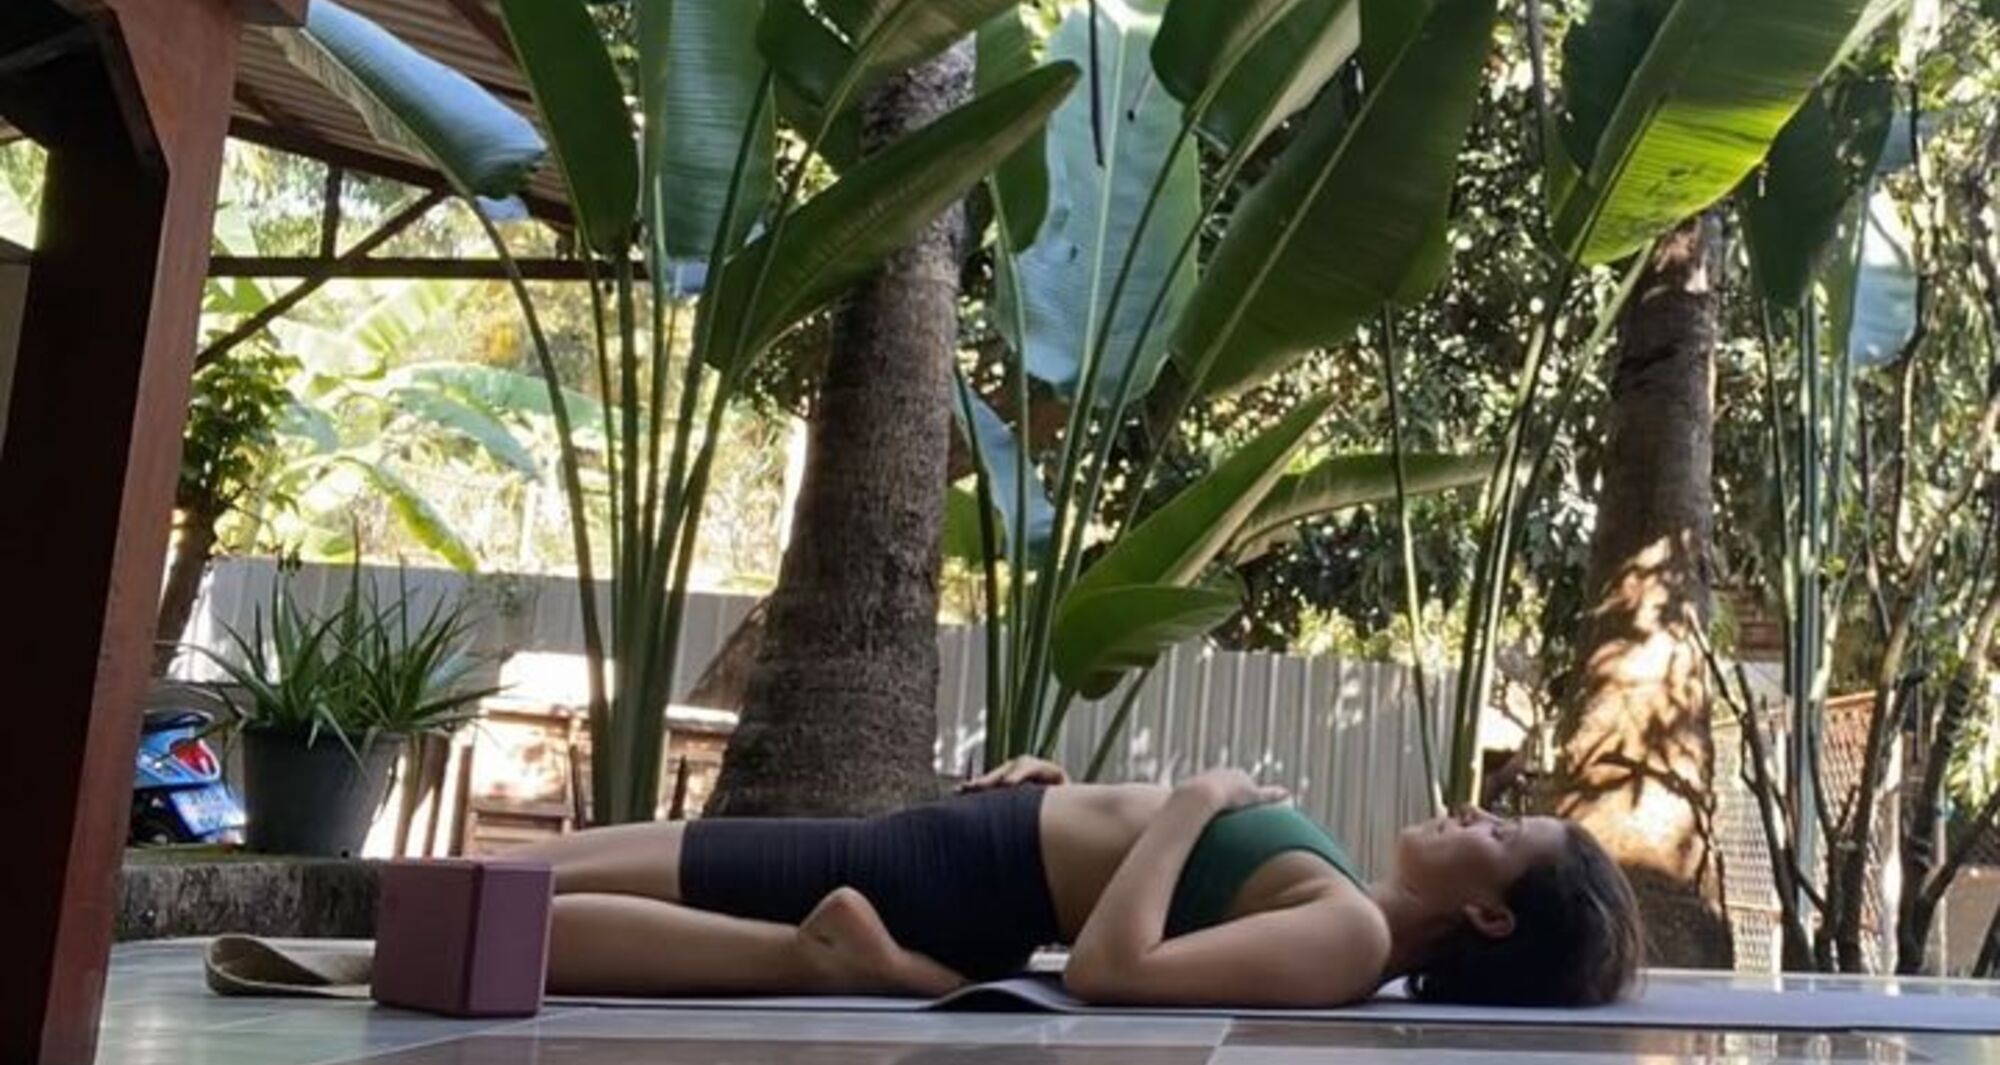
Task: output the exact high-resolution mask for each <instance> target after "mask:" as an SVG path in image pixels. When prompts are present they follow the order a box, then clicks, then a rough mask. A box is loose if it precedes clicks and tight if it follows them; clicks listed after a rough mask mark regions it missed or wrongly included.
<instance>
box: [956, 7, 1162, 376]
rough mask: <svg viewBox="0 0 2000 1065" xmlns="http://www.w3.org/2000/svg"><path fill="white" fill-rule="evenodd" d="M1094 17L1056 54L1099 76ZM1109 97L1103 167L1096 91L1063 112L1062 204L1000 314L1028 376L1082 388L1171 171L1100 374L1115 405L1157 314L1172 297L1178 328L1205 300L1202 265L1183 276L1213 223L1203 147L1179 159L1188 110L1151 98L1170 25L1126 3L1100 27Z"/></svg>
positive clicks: (1024, 261) (1075, 18) (1055, 193)
mask: <svg viewBox="0 0 2000 1065" xmlns="http://www.w3.org/2000/svg"><path fill="white" fill-rule="evenodd" d="M1090 17H1091V15H1090V12H1089V11H1088V10H1087V9H1083V8H1079V9H1077V10H1076V11H1074V12H1072V13H1071V14H1070V16H1069V17H1068V18H1066V19H1064V20H1063V24H1062V26H1061V27H1060V28H1058V29H1057V30H1056V33H1055V37H1054V38H1053V39H1052V40H1051V41H1050V44H1049V52H1050V54H1051V55H1053V56H1056V57H1059V58H1061V59H1065V60H1069V61H1072V62H1075V63H1076V64H1077V65H1079V66H1083V67H1086V68H1087V67H1088V65H1089V63H1090ZM1098 19H1099V26H1098V36H1099V48H1100V51H1099V55H1098V63H1099V75H1100V77H1101V78H1102V79H1103V84H1102V87H1101V89H1100V90H1099V91H1100V92H1101V93H1102V96H1103V99H1105V100H1111V101H1117V104H1116V106H1111V107H1106V108H1104V111H1103V115H1102V118H1103V122H1102V127H1103V128H1102V130H1101V133H1102V138H1101V139H1102V143H1103V148H1104V154H1103V165H1101V166H1100V165H1099V162H1098V153H1097V145H1098V143H1099V139H1100V138H1099V136H1098V133H1099V132H1100V131H1098V130H1096V129H1094V128H1093V121H1092V115H1091V101H1090V94H1089V93H1088V92H1079V93H1077V94H1075V95H1074V96H1072V97H1070V99H1069V100H1068V102H1066V103H1064V104H1063V106H1062V107H1061V108H1060V109H1059V110H1057V112H1056V115H1055V118H1054V119H1052V120H1051V121H1050V123H1049V148H1050V152H1049V168H1050V175H1051V182H1050V185H1051V205H1050V211H1049V219H1048V222H1047V224H1046V225H1045V226H1044V227H1043V230H1042V234H1041V237H1040V239H1038V240H1037V241H1036V242H1035V245H1034V246H1033V247H1032V248H1029V249H1028V250H1026V251H1025V252H1022V253H1020V254H1019V255H1018V256H1017V257H1016V266H1017V269H1016V270H1015V271H1014V273H1016V274H1018V275H1019V278H1020V284H1021V291H1020V292H1016V291H1014V289H1013V286H1012V284H1011V281H1012V277H1011V276H1010V275H1009V274H1008V272H1007V271H1002V272H1001V273H1002V280H1003V282H1008V283H1006V284H1003V285H1002V287H1001V306H1000V309H999V311H998V313H997V314H996V315H995V320H996V321H997V322H998V323H1000V326H1001V328H1002V330H1003V331H1004V332H1006V333H1007V334H1008V341H1009V342H1010V343H1014V344H1015V350H1017V351H1020V352H1022V353H1023V354H1024V355H1025V357H1026V362H1027V367H1028V372H1029V373H1031V374H1033V375H1034V376H1035V377H1036V378H1038V379H1040V380H1042V381H1045V382H1047V383H1048V384H1049V385H1051V386H1052V387H1054V388H1055V389H1056V390H1057V391H1058V392H1061V393H1063V394H1065V395H1073V394H1075V393H1076V392H1077V391H1078V390H1079V388H1080V386H1081V375H1082V372H1083V362H1084V359H1085V358H1086V357H1087V356H1088V354H1089V352H1090V351H1091V349H1092V347H1093V346H1094V345H1095V344H1096V343H1097V339H1098V334H1099V332H1100V330H1101V329H1102V326H1103V322H1104V315H1105V312H1106V311H1107V310H1108V309H1109V308H1110V305H1111V292H1112V289H1113V287H1114V286H1115V285H1116V282H1117V277H1118V272H1119V267H1120V266H1121V265H1122V264H1123V263H1124V261H1125V257H1126V254H1127V250H1128V249H1129V248H1130V247H1131V246H1132V240H1133V238H1134V237H1135V236H1137V235H1138V227H1139V216H1140V214H1141V213H1142V212H1143V211H1144V210H1145V206H1146V198H1147V196H1148V194H1149V193H1150V192H1151V191H1152V188H1153V183H1154V179H1155V178H1156V177H1158V176H1159V174H1160V172H1161V168H1162V167H1166V166H1169V165H1171V167H1172V170H1171V172H1170V173H1169V174H1168V178H1167V182H1166V185H1165V187H1164V188H1163V189H1162V191H1161V194H1160V200H1159V203H1158V205H1157V206H1156V207H1155V208H1154V211H1153V218H1152V221H1151V222H1150V223H1148V224H1147V227H1146V233H1145V235H1144V239H1143V240H1141V242H1140V244H1139V249H1138V253H1137V254H1136V255H1135V256H1134V257H1133V259H1132V269H1131V273H1130V274H1129V275H1128V277H1127V280H1126V284H1125V291H1124V294H1123V295H1122V296H1121V297H1120V298H1119V302H1118V312H1117V316H1116V320H1115V321H1114V322H1113V324H1112V327H1111V331H1110V341H1109V344H1108V346H1107V347H1106V348H1105V351H1104V357H1103V358H1102V360H1101V361H1100V362H1099V364H1098V367H1097V380H1098V382H1099V383H1098V385H1097V387H1096V390H1095V395H1096V397H1097V402H1099V403H1106V404H1108V403H1110V402H1111V401H1112V400H1113V399H1114V398H1115V391H1114V389H1113V387H1112V385H1111V384H1110V383H1111V382H1115V381H1117V380H1118V379H1119V376H1120V375H1121V374H1123V373H1124V370H1125V366H1126V364H1127V363H1128V362H1130V361H1131V359H1132V356H1133V347H1134V345H1135V344H1136V343H1137V341H1138V339H1139V332H1140V329H1141V327H1142V326H1143V325H1144V324H1145V320H1146V312H1147V310H1148V309H1150V308H1151V306H1152V304H1153V301H1154V299H1155V298H1157V297H1158V296H1159V294H1160V292H1161V291H1162V290H1163V289H1164V290H1165V291H1166V292H1167V302H1166V306H1165V308H1164V310H1163V312H1162V318H1161V320H1162V321H1172V320H1173V316H1174V315H1175V314H1177V313H1178V311H1179V308H1180V307H1181V306H1183V305H1184V304H1185V303H1186V302H1187V297H1188V294H1189V293H1191V292H1192V291H1193V289H1194V283H1195V264H1194V261H1193V258H1192V257H1189V258H1188V259H1187V260H1186V261H1184V262H1182V263H1181V264H1180V268H1179V269H1178V270H1176V269H1175V268H1174V267H1175V262H1174V260H1175V258H1176V256H1177V253H1178V251H1179V250H1180V244H1181V241H1182V239H1183V238H1184V237H1185V236H1186V234H1187V233H1188V231H1189V230H1190V229H1192V228H1193V227H1194V225H1195V224H1196V221H1197V219H1198V218H1199V217H1200V213H1201V175H1200V173H1199V171H1198V168H1197V165H1196V159H1195V154H1196V153H1195V151H1194V148H1193V145H1192V144H1190V145H1187V146H1186V147H1185V148H1183V150H1182V151H1181V153H1180V155H1179V156H1178V157H1177V158H1175V159H1172V160H1169V159H1168V158H1167V152H1168V150H1169V149H1171V148H1172V147H1173V144H1174V141H1175V139H1176V137H1177V135H1178V134H1179V132H1180V128H1181V106H1180V104H1179V103H1178V102H1176V101H1175V100H1174V99H1173V98H1172V97H1171V96H1168V95H1167V94H1165V93H1162V92H1158V91H1150V92H1149V91H1148V83H1149V82H1150V81H1151V80H1152V68H1151V66H1150V64H1149V62H1148V58H1147V57H1148V54H1149V52H1150V50H1151V48H1152V44H1153V34H1154V30H1155V28H1156V26H1157V25H1158V20H1157V19H1156V18H1155V17H1153V16H1150V15H1147V14H1144V13H1143V12H1138V11H1134V10H1132V9H1131V8H1129V7H1126V6H1125V5H1123V4H1120V3H1116V2H1115V0H1114V2H1107V3H1105V4H1103V5H1101V6H1100V14H1099V16H1098ZM1016 299H1019V300H1021V302H1022V309H1023V310H1024V311H1025V317H1026V319H1027V326H1028V335H1027V338H1026V342H1025V344H1022V343H1020V340H1021V338H1019V337H1015V336H1013V335H1012V334H1013V333H1014V332H1015V329H1014V322H1015V320H1016V316H1015V314H1014V313H1013V301H1014V300H1016ZM1168 339H1169V337H1168V333H1167V330H1165V329H1158V328H1156V329H1154V330H1153V331H1152V334H1151V336H1150V337H1149V338H1148V340H1147V343H1146V347H1145V349H1144V350H1143V351H1140V352H1139V353H1138V357H1139V365H1138V368H1137V369H1136V370H1135V372H1134V376H1133V388H1132V395H1134V396H1138V395H1143V394H1144V393H1145V392H1146V390H1147V389H1149V388H1151V387H1152V384H1153V380H1154V378H1155V377H1157V376H1158V374H1159V367H1160V364H1161V362H1162V361H1164V358H1165V355H1166V351H1167V340H1168Z"/></svg>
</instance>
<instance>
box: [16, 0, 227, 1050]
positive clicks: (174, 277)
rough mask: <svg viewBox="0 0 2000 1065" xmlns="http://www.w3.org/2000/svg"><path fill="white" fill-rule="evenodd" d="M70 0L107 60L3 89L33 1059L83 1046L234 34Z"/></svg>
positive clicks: (154, 10) (161, 553) (161, 5)
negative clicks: (42, 162)
mask: <svg viewBox="0 0 2000 1065" xmlns="http://www.w3.org/2000/svg"><path fill="white" fill-rule="evenodd" d="M13 2H16V3H31V4H43V5H46V3H47V0H13ZM66 6H67V7H68V8H70V9H71V10H72V11H73V12H75V13H76V14H77V15H79V16H81V17H82V18H84V19H86V20H89V21H92V22H95V23H96V24H97V27H96V28H97V30H98V33H97V34H96V40H97V41H99V42H102V43H101V48H102V51H95V50H92V51H86V52H84V53H81V54H75V55H70V56H66V57H64V58H62V59H59V60H56V61H54V62H51V63H50V64H48V65H47V66H46V67H44V68H42V69H38V70H37V71H35V72H34V73H33V74H32V75H31V76H29V77H26V78H17V79H15V80H14V81H12V82H10V83H8V84H7V85H5V86H0V111H4V112H5V114H6V117H7V118H9V119H10V120H12V121H13V122H14V123H15V124H16V125H18V126H20V127H21V128H22V129H23V130H24V131H26V132H27V133H28V134H29V135H30V136H32V137H34V138H35V139H36V140H38V141H40V142H42V144H43V145H44V147H46V148H47V149H48V151H49V157H48V169H47V179H46V184H45V190H44V196H43V205H42V216H41V227H40V235H39V239H38V247H37V248H36V249H35V251H34V255H33V259H32V261H31V266H30V271H29V278H28V289H27V298H26V305H25V308H24V310H23V314H22V323H21V337H20V346H19V352H18V359H17V364H16V367H15V373H14V381H13V387H12V394H11V396H10V401H9V411H8V419H7V421H8V430H7V445H6V447H5V448H4V449H0V500H4V501H5V502H4V503H0V573H6V574H7V575H8V580H9V582H10V590H11V591H12V595H10V597H9V598H10V600H11V602H12V603H13V604H14V605H13V607H12V608H10V609H8V610H6V611H4V612H0V648H4V649H5V650H4V651H0V661H4V662H6V663H7V664H8V665H9V667H10V668H8V670H7V675H8V681H9V684H10V685H11V692H10V694H11V698H12V703H13V706H14V707H15V708H16V711H17V712H16V713H14V714H12V715H11V716H10V721H9V728H10V729H11V731H12V743H13V746H14V749H15V750H18V751H22V752H30V753H29V754H27V755H25V756H23V757H18V758H15V759H12V760H11V761H10V763H9V766H8V769H7V771H6V772H5V773H0V809H4V810H6V811H8V817H9V818H10V820H11V821H12V823H13V824H14V825H16V826H18V830H17V831H16V832H15V833H13V834H12V835H11V838H10V840H9V853H8V856H7V860H6V861H5V862H4V863H0V912H5V913H6V914H7V921H8V927H9V929H10V932H9V937H8V939H9V942H10V943H11V944H12V946H11V947H10V948H9V949H8V959H9V960H8V967H9V972H8V978H7V982H6V994H4V995H0V1061H7V1062H39V1063H41V1065H88V1063H89V1062H90V1061H91V1060H92V1057H93V1054H94V1051H95V1044H96V1038H97V1023H98V1014H99V1008H100V1006H101V1004H102V998H103V992H104V976H105V969H106V964H107V959H108V957H109V954H110V947H111V929H112V920H113V907H114V905H115V903H116V898H117V893H116V886H117V877H118V869H119V861H120V858H121V856H122V853H123V846H124V836H125V829H126V820H127V816H128V814H129V812H130V810H129V807H130V803H131V798H130V794H131V786H132V759H133V753H134V747H135V745H136V743H137V737H138V712H139V706H140V701H141V698H142V695H143V691H144V688H145V685H146V679H147V664H148V661H149V656H148V654H147V651H148V646H149V644H150V642H151V639H152V629H153V616H154V611H155V609H156V607H157V603H158V598H159V592H160V577H161V570H162V568H163V566H164V561H165V557H166V547H167V534H168V523H169V519H170V517H171V512H172V505H173V495H174V485H175V481H176V478H177V476H178V471H179V465H180V445H181V431H182V427H183V424H184V422H185V420H186V413H187V399H188V383H189V376H190V373H191V371H192V368H193V360H194V337H195V330H196V326H197V323H198V321H199V315H200V306H201V294H202V283H203V278H204V275H205V273H206V270H207V265H208V249H209V240H210V233H211V230H212V223H213V213H214V206H215V196H216V182H217V180H218V176H219V174H220V170H221V160H222V145H223V138H224V135H225V133H226V131H227V129H228V123H229V110H230V104H231V92H230V89H231V85H232V83H233V81H234V78H235V67H236V52H237V42H238V38H239V35H240V34H241V32H242V23H241V15H240V12H239V9H238V8H237V7H236V6H234V5H233V4H232V3H230V0H67V2H66Z"/></svg>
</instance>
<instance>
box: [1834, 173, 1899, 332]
mask: <svg viewBox="0 0 2000 1065" xmlns="http://www.w3.org/2000/svg"><path fill="white" fill-rule="evenodd" d="M1842 228H1843V233H1842V238H1843V239H1842V240H1841V242H1840V254H1839V256H1838V261H1837V262H1836V264H1835V265H1834V267H1833V270H1832V277H1831V278H1830V283H1829V286H1828V287H1829V288H1830V290H1831V291H1832V294H1833V299H1832V307H1831V310H1832V320H1833V340H1834V350H1836V351H1840V352H1844V353H1845V354H1846V357H1847V358H1848V359H1849V360H1851V361H1852V362H1853V363H1854V365H1856V366H1858V367H1871V366H1880V365H1883V364H1885V363H1889V362H1893V361H1894V360H1895V359H1896V358H1897V357H1898V356H1900V355H1901V354H1902V352H1903V347H1904V346H1905V345H1906V344H1908V343H1909V341H1910V338H1911V337H1912V336H1914V335H1916V331H1917V296H1918V292H1919V289H1920V283H1919V281H1918V276H1917V273H1918V272H1917V255H1916V247H1915V238H1914V237H1913V236H1912V234H1911V232H1910V228H1909V224H1908V223H1907V222H1905V221H1904V220H1903V211H1902V207H1901V206H1900V205H1899V204H1898V203H1897V202H1896V197H1895V195H1894V194H1892V193H1890V192H1889V191H1888V190H1887V189H1882V188H1877V189H1875V190H1874V191H1873V192H1871V193H1870V194H1869V195H1868V196H1867V198H1866V199H1864V200H1860V201H1857V202H1856V203H1855V204H1854V206H1853V207H1852V208H1851V209H1850V210H1849V211H1848V214H1847V218H1846V219H1845V224H1844V226H1843V227H1842Z"/></svg>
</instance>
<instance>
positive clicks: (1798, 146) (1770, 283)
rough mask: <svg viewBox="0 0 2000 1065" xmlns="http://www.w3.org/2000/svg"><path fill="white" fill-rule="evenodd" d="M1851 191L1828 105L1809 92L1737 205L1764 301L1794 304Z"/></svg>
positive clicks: (1815, 268) (1803, 291)
mask: <svg viewBox="0 0 2000 1065" xmlns="http://www.w3.org/2000/svg"><path fill="white" fill-rule="evenodd" d="M1853 194H1854V188H1853V184H1852V182H1851V181H1850V180H1849V178H1848V175H1847V173H1846V170H1845V168H1843V167H1842V166H1841V161H1840V146H1839V139H1838V136H1837V135H1836V133H1835V131H1834V125H1833V111H1832V109H1830V108H1829V107H1827V104H1826V101H1825V99H1824V98H1822V97H1820V96H1819V95H1814V96H1813V97H1812V98H1811V99H1809V100H1807V101H1806V104H1805V106H1804V107H1801V108H1799V113H1798V114H1796V115H1794V116H1792V121H1791V122H1790V123H1789V124H1787V125H1786V126H1785V129H1784V132H1783V133H1780V134H1779V135H1778V139H1777V141H1776V142H1775V143H1773V144H1772V145H1771V154H1770V158H1769V160H1768V161H1767V162H1766V164H1765V166H1764V172H1763V174H1762V175H1761V177H1753V178H1751V180H1750V189H1749V195H1748V196H1747V197H1746V198H1745V200H1744V203H1743V231H1744V243H1745V245H1746V246H1748V248H1749V250H1750V263H1751V269H1752V271H1753V273H1754V274H1755V275H1756V281H1757V287H1758V289H1759V290H1761V291H1762V292H1763V294H1764V298H1765V299H1766V300H1768V301H1770V302H1772V303H1774V304H1777V305H1778V306H1781V307H1797V306H1798V305H1799V302H1800V301H1801V300H1803V299H1804V298H1805V294H1806V290H1807V288H1808V287H1809V286H1810V285H1811V284H1812V278H1813V275H1814V274H1815V273H1816V272H1817V271H1818V269H1819V262H1820V259H1821V257H1822V256H1823V255H1824V254H1825V252H1826V249H1827V247H1828V245H1829V244H1831V243H1832V241H1833V234H1834V231H1835V230H1836V229H1837V228H1839V226H1840V215H1841V212H1842V210H1844V209H1845V208H1846V206H1847V201H1848V200H1849V198H1851V197H1852V196H1853Z"/></svg>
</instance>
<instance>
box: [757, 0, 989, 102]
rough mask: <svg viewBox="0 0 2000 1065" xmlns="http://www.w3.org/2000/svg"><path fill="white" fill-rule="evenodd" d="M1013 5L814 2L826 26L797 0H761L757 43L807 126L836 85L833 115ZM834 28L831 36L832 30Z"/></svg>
mask: <svg viewBox="0 0 2000 1065" xmlns="http://www.w3.org/2000/svg"><path fill="white" fill-rule="evenodd" d="M1015 2H1016V0H858V2H850V3H836V4H822V5H820V12H821V13H822V14H824V15H826V16H827V18H828V19H830V20H831V25H829V23H828V22H827V21H823V20H822V19H821V17H820V15H817V14H814V13H813V11H812V10H810V9H808V8H807V7H806V6H805V4H804V3H803V0H765V9H764V18H763V21H762V23H761V24H760V25H759V26H758V28H757V44H758V47H759V48H761V49H762V50H763V52H764V55H765V57H766V58H767V59H769V60H770V62H771V65H772V67H773V68H774V69H775V70H777V72H778V74H779V76H780V77H782V78H783V79H784V81H785V84H786V86H787V87H788V88H789V89H790V90H791V91H792V92H794V93H796V94H797V101H796V104H795V107H794V110H795V113H798V114H800V115H801V116H812V121H813V124H814V125H817V118H818V116H819V115H823V114H824V112H825V109H826V108H827V107H828V106H829V105H831V104H832V103H833V102H834V101H833V97H834V95H835V94H837V93H839V92H840V91H841V86H842V85H848V86H851V89H850V91H849V92H848V93H847V97H846V99H845V100H843V101H842V105H841V112H842V114H845V113H846V112H847V111H848V110H849V109H850V108H853V107H854V106H856V105H858V104H859V103H860V102H861V97H862V94H863V93H864V92H866V91H867V90H868V89H869V88H870V87H872V86H874V85H876V84H879V83H880V82H882V81H883V80H884V79H886V78H888V77H890V76H892V75H894V74H898V73H901V72H902V71H904V70H908V69H909V68H911V67H913V66H916V65H917V64H919V63H922V62H924V61H925V60H927V59H930V58H931V57H933V56H935V55H937V54H938V53H940V52H942V51H944V50H945V49H947V48H949V47H951V46H952V45H953V44H954V43H956V42H958V41H960V40H963V39H964V38H965V37H966V36H968V35H970V34H971V33H972V32H973V31H974V30H976V29H978V28H979V27H980V26H981V25H983V24H984V23H986V22H987V21H989V20H991V19H992V18H993V17H994V16H996V15H998V14H1000V13H1001V12H1002V11H1005V10H1007V9H1008V8H1010V7H1013V6H1014V4H1015ZM836 31H837V32H836Z"/></svg>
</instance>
